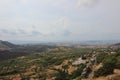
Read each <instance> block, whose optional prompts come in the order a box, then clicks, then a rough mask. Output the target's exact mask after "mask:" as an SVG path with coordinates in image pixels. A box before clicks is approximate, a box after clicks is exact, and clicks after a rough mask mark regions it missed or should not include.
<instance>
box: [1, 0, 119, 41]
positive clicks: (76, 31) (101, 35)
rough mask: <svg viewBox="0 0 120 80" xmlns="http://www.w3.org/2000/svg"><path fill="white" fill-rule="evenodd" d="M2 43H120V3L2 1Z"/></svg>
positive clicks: (92, 0)
mask: <svg viewBox="0 0 120 80" xmlns="http://www.w3.org/2000/svg"><path fill="white" fill-rule="evenodd" d="M0 39H1V40H23V41H27V40H29V41H74V40H75V41H79V40H80V41H81V40H120V0H0Z"/></svg>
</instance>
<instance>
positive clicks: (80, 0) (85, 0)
mask: <svg viewBox="0 0 120 80" xmlns="http://www.w3.org/2000/svg"><path fill="white" fill-rule="evenodd" d="M97 1H98V0H77V7H79V8H83V7H90V6H91V5H94V4H95V3H96V2H97Z"/></svg>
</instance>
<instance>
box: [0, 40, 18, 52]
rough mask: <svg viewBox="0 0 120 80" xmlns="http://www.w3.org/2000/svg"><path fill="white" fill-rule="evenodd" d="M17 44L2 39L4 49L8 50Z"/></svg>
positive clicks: (1, 43)
mask: <svg viewBox="0 0 120 80" xmlns="http://www.w3.org/2000/svg"><path fill="white" fill-rule="evenodd" d="M16 46H17V45H15V44H12V43H10V42H8V41H2V40H0V49H4V50H8V49H11V48H15V47H16Z"/></svg>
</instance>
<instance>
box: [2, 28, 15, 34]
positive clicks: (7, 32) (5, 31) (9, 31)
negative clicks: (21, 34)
mask: <svg viewBox="0 0 120 80" xmlns="http://www.w3.org/2000/svg"><path fill="white" fill-rule="evenodd" d="M0 33H1V35H17V33H16V32H15V31H14V30H7V29H1V30H0Z"/></svg>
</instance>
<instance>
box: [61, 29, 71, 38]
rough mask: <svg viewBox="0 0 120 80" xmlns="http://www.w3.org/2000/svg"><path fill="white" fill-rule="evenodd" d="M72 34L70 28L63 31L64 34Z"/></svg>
mask: <svg viewBox="0 0 120 80" xmlns="http://www.w3.org/2000/svg"><path fill="white" fill-rule="evenodd" d="M71 34H72V32H71V31H69V30H64V31H63V36H66V37H67V36H70V35H71Z"/></svg>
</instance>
